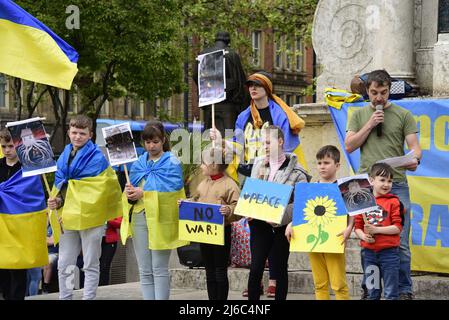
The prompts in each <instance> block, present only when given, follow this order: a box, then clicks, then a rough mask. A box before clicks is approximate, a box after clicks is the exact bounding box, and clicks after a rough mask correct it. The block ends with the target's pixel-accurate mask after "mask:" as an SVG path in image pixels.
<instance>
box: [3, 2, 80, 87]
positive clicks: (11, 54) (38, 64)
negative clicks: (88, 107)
mask: <svg viewBox="0 0 449 320" xmlns="http://www.w3.org/2000/svg"><path fill="white" fill-rule="evenodd" d="M0 39H2V40H1V41H2V43H3V44H4V45H2V49H1V50H0V72H2V73H5V74H9V75H11V76H14V77H18V78H22V79H25V80H30V81H34V82H39V83H44V84H48V85H51V86H54V87H58V88H63V89H67V90H70V87H71V86H72V81H73V78H74V77H75V75H76V73H77V72H78V68H77V62H78V53H77V52H76V51H75V49H73V48H72V47H71V46H70V45H69V44H67V43H66V42H65V41H64V40H62V39H61V38H60V37H59V36H57V35H56V34H55V33H54V32H53V31H52V30H50V29H49V28H48V27H47V26H45V25H44V24H43V23H42V22H40V21H39V20H37V19H36V18H35V17H33V16H32V15H30V14H29V13H28V12H26V11H25V10H23V9H22V8H21V7H19V6H18V5H17V4H15V3H14V2H13V1H10V0H2V1H0Z"/></svg>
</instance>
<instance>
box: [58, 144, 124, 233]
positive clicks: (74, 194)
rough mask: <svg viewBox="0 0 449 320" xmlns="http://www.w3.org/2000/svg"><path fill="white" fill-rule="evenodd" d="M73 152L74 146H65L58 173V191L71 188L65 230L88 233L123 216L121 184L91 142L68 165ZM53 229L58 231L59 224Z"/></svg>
mask: <svg viewBox="0 0 449 320" xmlns="http://www.w3.org/2000/svg"><path fill="white" fill-rule="evenodd" d="M72 150H73V146H72V145H71V144H69V145H67V146H66V147H65V149H64V152H63V153H62V154H61V156H60V157H59V159H58V162H57V167H58V170H57V171H56V174H55V188H54V189H55V190H56V192H58V191H60V190H61V189H62V188H63V187H64V186H65V185H67V193H66V197H65V202H64V207H63V208H62V214H61V215H62V222H63V223H62V224H63V228H64V229H67V230H85V229H89V228H93V227H98V226H101V225H103V224H104V223H106V221H108V220H111V219H114V218H116V217H119V216H121V214H122V210H123V209H122V200H121V196H122V192H121V188H120V184H119V182H118V179H117V176H116V174H115V172H114V170H112V168H111V167H110V166H109V163H108V162H107V160H106V158H105V157H104V155H103V153H102V152H101V150H100V149H99V148H98V146H97V145H95V144H94V143H92V141H90V140H89V141H88V142H87V143H86V144H85V145H84V146H83V147H82V148H81V149H80V150H78V152H77V153H76V155H75V157H74V159H73V160H72V162H71V163H70V166H67V164H68V161H69V156H70V152H71V151H72ZM53 194H55V191H53ZM52 227H53V228H58V225H55V224H54V223H52Z"/></svg>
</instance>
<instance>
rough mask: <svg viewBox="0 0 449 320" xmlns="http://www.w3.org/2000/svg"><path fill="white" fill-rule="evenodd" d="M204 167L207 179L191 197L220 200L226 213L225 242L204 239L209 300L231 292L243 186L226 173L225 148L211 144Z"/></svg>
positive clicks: (204, 159)
mask: <svg viewBox="0 0 449 320" xmlns="http://www.w3.org/2000/svg"><path fill="white" fill-rule="evenodd" d="M202 155H203V157H202V162H203V163H202V164H201V170H202V173H203V175H205V176H206V179H204V180H203V181H201V183H200V184H199V185H198V187H197V190H196V194H195V195H194V197H193V199H189V200H191V201H197V202H204V203H212V204H220V205H222V206H221V208H220V213H221V214H222V215H224V216H225V242H224V243H225V245H224V246H219V245H214V244H207V243H201V244H200V248H201V255H202V257H203V261H204V264H205V267H206V283H207V294H208V296H209V300H227V298H228V292H229V282H228V262H229V254H230V250H231V223H232V222H234V221H237V220H238V219H239V218H240V217H239V216H236V215H234V209H235V206H236V205H237V201H238V199H239V194H240V189H239V187H238V186H237V184H236V183H235V181H234V180H233V179H231V178H230V177H229V176H228V175H227V174H226V173H225V171H226V168H227V167H228V165H227V164H226V162H228V161H226V154H225V149H221V148H211V149H206V150H204V151H203V154H202Z"/></svg>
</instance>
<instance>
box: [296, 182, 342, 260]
mask: <svg viewBox="0 0 449 320" xmlns="http://www.w3.org/2000/svg"><path fill="white" fill-rule="evenodd" d="M346 224H347V211H346V207H345V204H344V202H343V198H342V196H341V193H340V190H339V189H338V186H337V185H336V184H335V183H297V184H296V186H295V201H294V206H293V221H292V227H293V237H292V240H291V242H290V251H292V252H293V251H297V252H329V253H343V252H344V246H343V245H342V244H341V242H342V241H343V237H342V236H338V237H337V234H339V233H340V232H342V231H343V230H344V229H345V228H346Z"/></svg>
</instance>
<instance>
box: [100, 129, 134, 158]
mask: <svg viewBox="0 0 449 320" xmlns="http://www.w3.org/2000/svg"><path fill="white" fill-rule="evenodd" d="M101 130H102V131H103V137H104V140H105V142H106V150H107V153H108V158H109V163H110V164H111V166H118V165H121V164H124V163H129V162H134V161H136V160H137V152H136V146H135V145H134V141H133V136H132V133H131V128H130V126H129V123H128V122H125V123H121V124H117V125H113V126H110V127H105V128H102V129H101Z"/></svg>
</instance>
